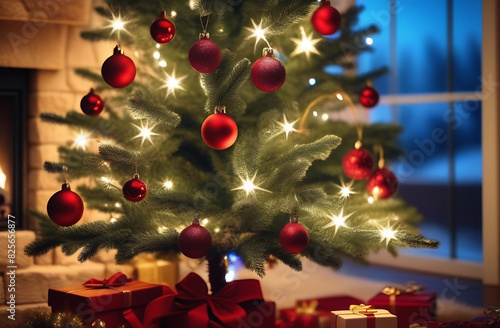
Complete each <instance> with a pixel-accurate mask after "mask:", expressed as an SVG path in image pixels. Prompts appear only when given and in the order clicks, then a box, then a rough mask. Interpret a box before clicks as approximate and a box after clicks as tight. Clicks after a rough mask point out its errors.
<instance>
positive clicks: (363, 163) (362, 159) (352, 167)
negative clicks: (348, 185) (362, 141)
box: [342, 148, 373, 180]
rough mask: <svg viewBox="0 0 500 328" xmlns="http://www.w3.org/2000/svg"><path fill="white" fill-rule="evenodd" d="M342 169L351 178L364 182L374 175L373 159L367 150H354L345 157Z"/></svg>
mask: <svg viewBox="0 0 500 328" xmlns="http://www.w3.org/2000/svg"><path fill="white" fill-rule="evenodd" d="M342 168H343V169H344V173H345V175H347V176H348V177H349V178H351V179H354V180H364V179H366V178H368V177H369V176H370V174H372V171H373V157H372V155H371V154H370V152H369V151H368V150H366V149H363V148H359V149H353V150H351V151H349V152H348V153H347V154H346V155H345V156H344V159H343V160H342Z"/></svg>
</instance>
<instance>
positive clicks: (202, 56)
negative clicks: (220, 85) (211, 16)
mask: <svg viewBox="0 0 500 328" xmlns="http://www.w3.org/2000/svg"><path fill="white" fill-rule="evenodd" d="M221 59H222V55H221V53H220V49H219V47H218V46H217V45H216V44H215V43H213V42H212V41H210V40H209V39H208V38H201V39H200V40H198V41H196V42H195V43H194V44H193V45H192V46H191V48H189V52H188V60H189V64H190V65H191V67H192V68H193V69H194V70H195V71H197V72H200V73H211V72H213V71H215V70H216V69H217V67H219V64H220V61H221Z"/></svg>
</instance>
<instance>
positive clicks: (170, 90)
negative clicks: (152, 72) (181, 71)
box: [162, 64, 186, 97]
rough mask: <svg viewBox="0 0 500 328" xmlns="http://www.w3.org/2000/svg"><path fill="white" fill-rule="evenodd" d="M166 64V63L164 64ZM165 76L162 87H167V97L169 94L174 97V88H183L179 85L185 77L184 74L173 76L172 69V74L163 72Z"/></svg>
mask: <svg viewBox="0 0 500 328" xmlns="http://www.w3.org/2000/svg"><path fill="white" fill-rule="evenodd" d="M165 66H166V64H165ZM165 75H166V78H165V85H164V86H163V87H162V88H167V97H168V96H170V95H171V94H173V95H174V97H175V90H185V89H184V88H183V87H182V86H181V82H182V80H184V79H185V78H186V76H183V77H179V78H178V77H176V76H175V69H174V70H173V71H172V74H168V73H165Z"/></svg>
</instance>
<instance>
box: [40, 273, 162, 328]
mask: <svg viewBox="0 0 500 328" xmlns="http://www.w3.org/2000/svg"><path fill="white" fill-rule="evenodd" d="M162 289H163V287H162V286H161V285H157V284H149V283H145V282H141V281H137V280H132V279H128V278H127V276H125V275H124V274H123V273H121V272H119V273H116V274H115V275H113V276H112V277H111V278H109V279H105V280H102V281H101V280H97V279H91V280H89V281H87V282H86V283H84V284H83V285H82V286H78V287H67V288H57V289H49V302H48V303H49V306H51V307H52V312H70V313H73V314H77V315H79V316H80V317H81V318H82V319H83V321H84V323H85V324H87V325H89V327H90V325H91V324H92V322H94V321H96V320H97V319H100V320H102V321H104V322H105V323H106V325H107V327H120V326H121V325H124V326H125V327H127V328H128V327H132V326H131V325H130V324H129V323H128V320H127V319H126V316H128V315H130V314H132V313H133V314H134V316H135V317H136V318H138V319H139V320H142V318H143V317H144V311H145V308H146V305H147V304H148V303H149V302H151V301H152V300H154V299H155V298H157V297H160V296H161V295H162Z"/></svg>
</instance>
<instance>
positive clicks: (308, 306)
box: [277, 296, 362, 328]
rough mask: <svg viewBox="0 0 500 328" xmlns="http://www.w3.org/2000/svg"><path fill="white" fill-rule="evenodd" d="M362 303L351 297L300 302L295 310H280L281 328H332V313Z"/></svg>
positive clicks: (323, 298)
mask: <svg viewBox="0 0 500 328" xmlns="http://www.w3.org/2000/svg"><path fill="white" fill-rule="evenodd" d="M360 303H362V302H361V301H360V300H359V299H357V298H354V297H350V296H337V297H322V298H317V299H313V300H299V301H297V306H296V307H295V308H288V309H282V310H280V320H278V321H277V326H278V327H279V328H326V327H328V328H329V327H330V312H331V311H336V310H344V309H346V308H349V306H350V305H351V304H360Z"/></svg>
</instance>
